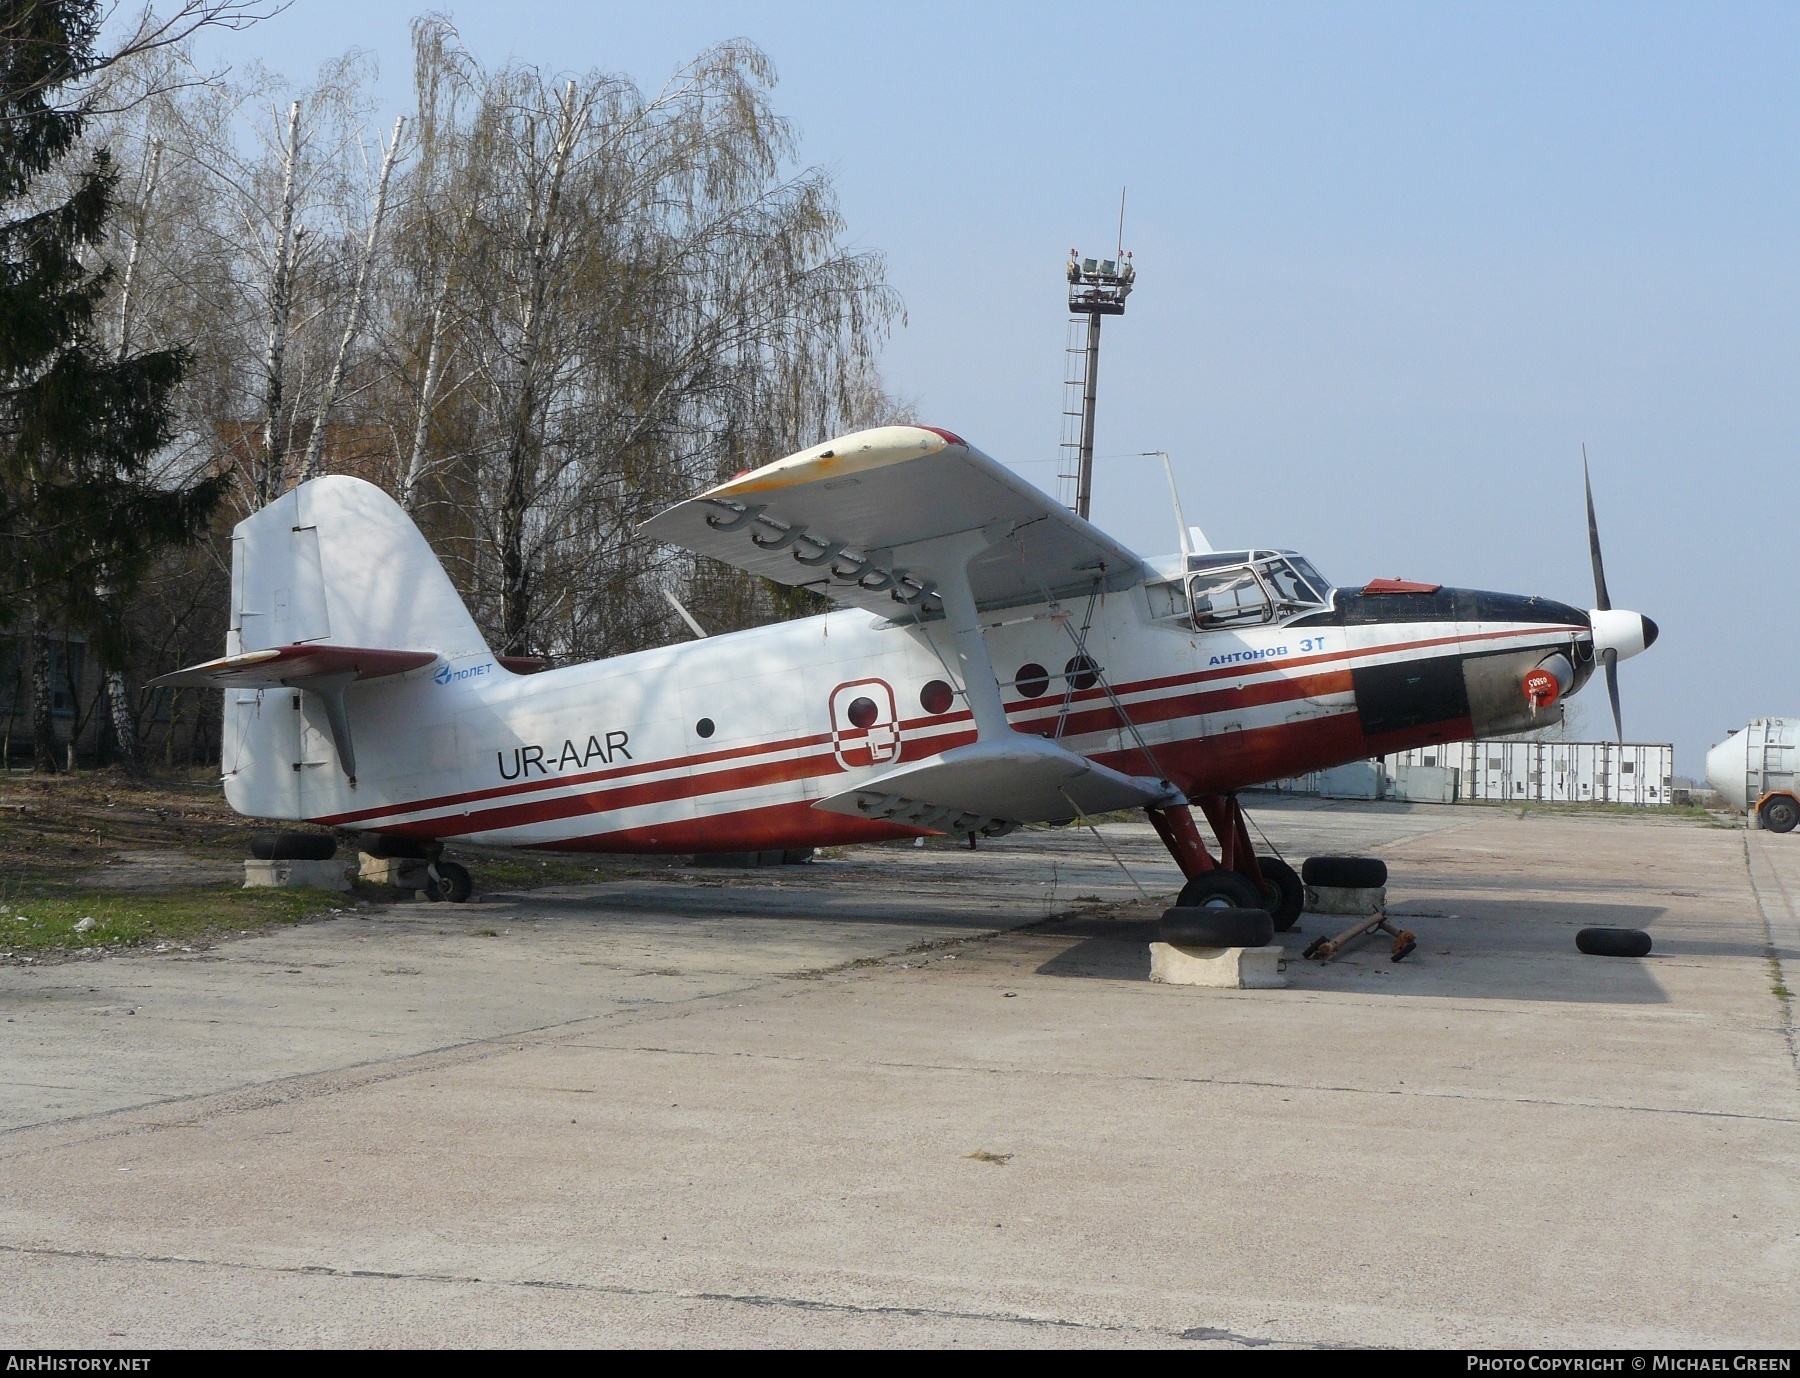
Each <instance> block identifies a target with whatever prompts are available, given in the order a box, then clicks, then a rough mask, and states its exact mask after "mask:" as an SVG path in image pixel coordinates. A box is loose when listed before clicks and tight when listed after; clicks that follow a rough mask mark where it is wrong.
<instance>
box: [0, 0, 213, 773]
mask: <svg viewBox="0 0 1800 1378" xmlns="http://www.w3.org/2000/svg"><path fill="white" fill-rule="evenodd" d="M3 9H4V14H0V629H3V628H6V627H9V626H11V625H14V624H16V623H18V622H19V621H20V620H21V618H22V616H24V615H26V614H29V617H30V620H31V624H32V631H31V634H32V637H33V640H34V643H35V645H34V652H35V651H37V650H38V649H40V648H41V649H42V650H43V651H44V652H45V655H46V657H47V648H48V638H49V635H50V632H51V629H52V627H53V626H54V625H55V624H57V623H59V622H60V623H61V624H62V626H63V627H64V628H65V629H72V628H80V629H82V630H85V631H87V632H89V633H90V634H91V636H92V637H93V642H92V645H93V648H94V650H95V651H97V652H98V655H99V658H100V661H101V668H102V670H104V671H112V670H118V669H122V668H123V667H124V661H125V658H126V656H127V652H128V648H127V646H126V644H125V639H124V636H123V627H122V618H121V616H120V610H121V609H122V608H123V607H124V606H125V605H126V603H127V601H128V599H129V597H130V595H131V593H132V592H133V591H134V590H135V588H136V587H137V585H138V584H139V582H140V581H141V579H142V577H143V574H144V571H145V569H146V567H147V565H148V563H149V561H150V560H151V558H152V557H153V556H154V555H155V554H156V552H157V551H158V550H160V549H162V548H164V547H166V546H168V545H170V544H173V543H180V542H185V541H190V540H193V539H194V538H195V537H196V536H198V535H199V534H200V533H201V532H202V531H204V530H205V529H206V526H207V523H208V521H209V520H210V518H211V516H212V513H213V511H214V510H215V509H216V508H217V506H218V504H219V502H220V500H221V499H222V498H223V497H224V494H225V480H224V479H223V478H222V477H215V478H210V479H205V480H201V481H197V482H190V483H187V484H185V485H181V486H169V485H165V484H161V483H158V482H156V481H155V480H154V476H153V475H152V474H151V472H150V466H151V462H152V461H153V459H154V458H155V456H156V455H157V453H158V452H159V451H160V450H162V449H163V447H164V446H166V445H167V444H168V442H169V439H170V432H171V428H172V422H173V408H172V395H173V393H174V389H175V387H176V386H177V384H178V383H179V382H180V381H181V376H182V371H183V368H184V366H185V363H186V355H185V352H184V351H183V350H181V349H180V348H171V349H155V350H145V351H142V352H138V353H129V352H126V351H123V350H120V351H117V352H114V351H109V350H108V349H106V348H105V347H104V344H103V343H102V341H101V339H100V337H99V334H98V331H97V329H96V323H95V319H94V316H95V310H96V307H97V306H98V305H99V303H100V302H101V300H102V299H103V298H104V297H105V295H106V292H107V289H108V287H109V285H110V284H111V282H112V280H113V269H112V268H111V266H110V265H106V264H104V263H102V264H101V266H98V267H91V266H89V264H88V262H87V261H86V260H88V259H89V258H93V259H96V260H97V259H98V258H99V255H100V253H101V251H102V246H103V244H104V241H105V238H106V230H107V219H108V216H109V214H110V212H111V210H112V206H113V196H114V191H115V188H116V185H117V181H118V178H117V174H116V173H115V172H114V170H113V167H112V163H111V159H110V158H109V157H108V155H107V153H106V152H105V150H98V151H95V152H94V153H92V154H91V155H90V156H89V157H88V158H87V160H86V161H85V164H84V165H81V166H78V167H65V166H64V165H65V164H66V163H69V162H72V161H73V159H74V154H75V150H76V147H77V145H78V143H79V141H80V139H81V135H82V131H83V129H84V127H85V125H86V121H87V113H88V112H87V110H86V109H85V107H84V106H83V105H82V103H81V102H80V101H79V100H75V101H73V102H72V103H65V104H60V105H59V104H58V103H57V97H58V95H59V94H62V93H65V92H67V91H68V90H69V89H70V88H71V87H72V86H73V85H74V84H76V83H78V82H79V81H80V80H81V78H82V77H83V76H84V75H86V74H87V73H89V72H90V71H92V70H93V67H94V65H95V62H96V58H95V50H94V43H95V38H96V35H97V33H98V29H99V6H98V4H97V3H95V0H11V3H5V4H4V6H3ZM53 172H63V173H65V174H67V175H66V176H64V177H63V178H62V179H61V180H60V181H59V180H58V179H56V178H53V177H51V176H50V175H49V174H51V173H53ZM52 188H54V190H53V189H52ZM36 658H37V657H36V655H35V654H34V656H33V659H34V661H35V660H36ZM38 678H39V676H37V675H35V674H34V680H36V679H38ZM44 687H45V686H43V685H41V684H36V685H34V688H37V689H40V690H41V689H42V688H44ZM33 721H34V737H35V756H36V762H37V768H38V769H40V770H55V769H56V768H57V765H58V762H57V759H56V743H55V738H54V733H53V728H54V724H53V722H52V719H51V717H50V712H49V706H48V704H47V703H40V704H39V705H38V706H37V710H36V711H35V712H34V714H33ZM127 755H128V759H132V760H135V755H136V753H132V752H128V753H127Z"/></svg>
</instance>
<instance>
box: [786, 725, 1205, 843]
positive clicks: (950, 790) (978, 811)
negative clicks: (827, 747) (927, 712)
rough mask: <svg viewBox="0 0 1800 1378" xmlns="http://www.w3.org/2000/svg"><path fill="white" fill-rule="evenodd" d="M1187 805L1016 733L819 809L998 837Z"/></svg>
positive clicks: (906, 770)
mask: <svg viewBox="0 0 1800 1378" xmlns="http://www.w3.org/2000/svg"><path fill="white" fill-rule="evenodd" d="M1180 802H1181V794H1180V792H1179V791H1178V790H1176V789H1175V788H1174V787H1173V786H1172V785H1170V784H1169V783H1168V782H1167V781H1166V780H1151V779H1148V778H1146V777H1144V776H1138V775H1122V774H1120V773H1119V772H1118V771H1116V770H1111V769H1108V768H1107V767H1106V766H1103V765H1100V764H1098V763H1097V762H1094V761H1090V760H1088V759H1087V758H1086V757H1085V756H1079V755H1077V754H1076V753H1075V752H1073V751H1070V750H1068V748H1066V747H1062V746H1058V745H1057V744H1056V743H1054V742H1051V741H1047V740H1045V739H1044V738H1042V737H1032V736H1027V735H1026V734H1024V733H1014V734H1011V735H1010V736H1009V737H1008V738H1006V739H1002V740H998V741H985V742H975V743H973V744H971V745H969V746H959V747H952V748H951V749H950V750H949V751H946V752H943V753H942V754H940V755H937V756H931V757H927V758H926V759H925V760H923V761H918V762H916V763H914V764H912V765H906V766H901V767H900V768H899V769H897V770H890V771H888V772H887V773H886V774H885V775H879V776H876V777H875V778H874V779H873V780H865V781H864V782H863V783H862V784H860V785H857V786H855V787H854V788H853V789H847V790H844V791H842V792H841V793H838V794H834V795H832V796H831V797H830V798H828V799H821V800H820V801H819V802H818V803H817V804H815V805H814V806H813V807H814V808H820V809H826V810H828V811H830V812H832V813H842V814H848V815H850V816H851V817H853V818H880V819H885V820H887V821H889V822H893V823H900V824H904V825H906V826H908V827H914V828H927V829H931V830H934V831H938V832H947V833H958V834H964V833H973V832H985V833H990V834H992V833H999V832H1006V831H1009V830H1010V829H1012V828H1015V827H1017V826H1018V825H1019V824H1021V823H1048V822H1062V821H1067V820H1069V819H1073V818H1075V817H1077V816H1079V815H1080V814H1095V813H1106V812H1108V811H1110V810H1112V809H1126V808H1137V807H1139V806H1141V805H1144V804H1160V805H1168V804H1176V803H1180Z"/></svg>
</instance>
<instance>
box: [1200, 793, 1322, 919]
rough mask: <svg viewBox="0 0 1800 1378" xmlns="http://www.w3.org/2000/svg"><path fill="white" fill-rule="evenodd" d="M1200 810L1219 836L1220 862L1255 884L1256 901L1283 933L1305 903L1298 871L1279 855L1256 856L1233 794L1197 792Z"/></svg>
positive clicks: (1246, 821)
mask: <svg viewBox="0 0 1800 1378" xmlns="http://www.w3.org/2000/svg"><path fill="white" fill-rule="evenodd" d="M1198 802H1199V804H1200V809H1201V812H1203V813H1204V814H1205V815H1206V821H1207V822H1208V823H1210V824H1211V825H1212V830H1213V835H1214V836H1216V837H1217V838H1218V839H1219V865H1220V866H1222V867H1223V868H1224V869H1226V870H1228V871H1235V872H1237V874H1238V875H1240V876H1242V877H1243V878H1244V879H1245V880H1247V881H1249V882H1250V884H1251V885H1252V886H1253V887H1254V889H1255V891H1256V895H1257V903H1258V904H1259V905H1261V907H1262V908H1264V909H1267V910H1268V911H1269V914H1270V916H1271V917H1272V918H1273V919H1274V921H1275V931H1276V932H1277V933H1285V932H1287V931H1288V929H1290V928H1292V927H1293V926H1294V922H1295V920H1297V919H1298V918H1299V917H1300V911H1301V910H1302V909H1304V908H1305V907H1306V887H1305V886H1304V885H1302V884H1301V882H1300V875H1299V873H1298V872H1297V871H1295V870H1294V868H1293V867H1292V866H1289V865H1288V864H1287V862H1285V861H1283V860H1282V859H1281V858H1280V857H1275V856H1258V855H1257V854H1256V845H1255V844H1254V843H1253V842H1251V840H1250V821H1249V819H1247V818H1245V817H1244V809H1243V806H1242V805H1241V804H1239V803H1238V797H1237V795H1235V794H1203V795H1201V796H1199V801H1198Z"/></svg>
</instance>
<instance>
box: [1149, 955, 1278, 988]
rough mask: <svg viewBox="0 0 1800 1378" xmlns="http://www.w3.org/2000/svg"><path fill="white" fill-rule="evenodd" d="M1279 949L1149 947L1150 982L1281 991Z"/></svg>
mask: <svg viewBox="0 0 1800 1378" xmlns="http://www.w3.org/2000/svg"><path fill="white" fill-rule="evenodd" d="M1284 955H1285V951H1284V949H1282V948H1280V947H1176V946H1175V945H1174V944H1173V943H1151V944H1150V979H1151V980H1152V981H1161V982H1163V983H1164V984H1165V985H1170V986H1218V987H1223V988H1224V989H1226V990H1280V989H1281V988H1282V987H1283V986H1285V985H1286V984H1287V977H1285V976H1283V975H1282V974H1281V959H1282V957H1283V956H1284Z"/></svg>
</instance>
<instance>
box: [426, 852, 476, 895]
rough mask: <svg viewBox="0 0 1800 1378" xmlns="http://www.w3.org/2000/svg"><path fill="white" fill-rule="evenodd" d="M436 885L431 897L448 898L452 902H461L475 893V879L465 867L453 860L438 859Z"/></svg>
mask: <svg viewBox="0 0 1800 1378" xmlns="http://www.w3.org/2000/svg"><path fill="white" fill-rule="evenodd" d="M437 873H438V878H437V886H436V891H435V893H434V894H433V895H432V898H433V899H439V900H449V901H450V903H452V904H463V903H465V902H466V901H467V900H468V898H469V896H470V895H472V894H474V893H475V879H474V877H473V876H471V875H470V874H469V872H468V870H467V868H466V867H463V866H459V865H457V863H456V862H454V861H440V862H438V864H437Z"/></svg>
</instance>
